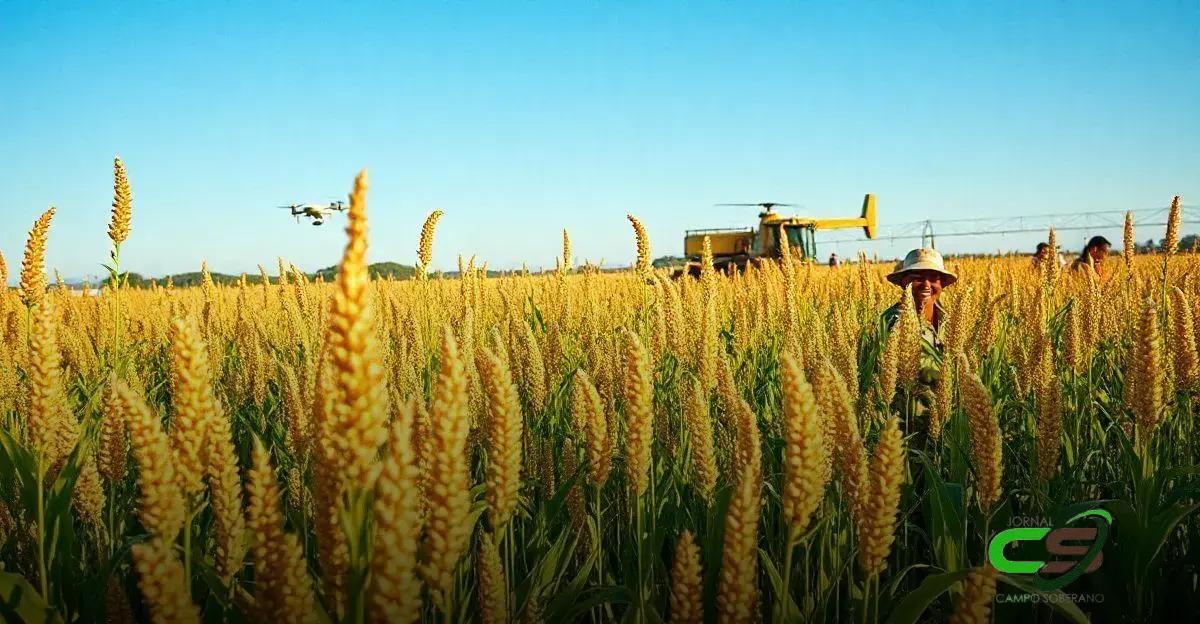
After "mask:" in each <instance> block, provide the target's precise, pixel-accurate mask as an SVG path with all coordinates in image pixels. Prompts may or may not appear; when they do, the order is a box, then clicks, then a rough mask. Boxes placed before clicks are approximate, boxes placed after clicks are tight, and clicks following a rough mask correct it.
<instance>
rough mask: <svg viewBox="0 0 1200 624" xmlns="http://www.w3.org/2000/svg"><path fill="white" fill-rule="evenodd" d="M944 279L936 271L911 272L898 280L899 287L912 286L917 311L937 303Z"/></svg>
mask: <svg viewBox="0 0 1200 624" xmlns="http://www.w3.org/2000/svg"><path fill="white" fill-rule="evenodd" d="M944 279H945V278H944V277H943V276H942V274H941V273H938V272H937V271H925V270H921V271H913V272H911V273H905V274H904V276H903V277H902V278H901V279H900V287H901V288H904V287H905V286H908V285H909V284H912V293H913V300H914V301H915V302H916V304H917V309H918V310H923V309H924V308H925V305H926V304H929V303H933V302H935V301H937V298H938V296H939V295H941V294H942V285H943V280H944Z"/></svg>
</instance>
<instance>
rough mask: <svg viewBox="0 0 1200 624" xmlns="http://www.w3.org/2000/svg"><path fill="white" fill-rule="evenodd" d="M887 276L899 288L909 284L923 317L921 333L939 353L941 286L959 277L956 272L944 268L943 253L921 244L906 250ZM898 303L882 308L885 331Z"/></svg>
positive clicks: (942, 314) (892, 321)
mask: <svg viewBox="0 0 1200 624" xmlns="http://www.w3.org/2000/svg"><path fill="white" fill-rule="evenodd" d="M887 280H888V281H889V282H891V283H893V284H895V285H897V286H899V287H900V288H902V289H903V288H906V287H908V286H912V294H913V303H914V304H915V305H916V308H917V316H918V317H919V318H920V319H921V320H922V323H921V337H922V338H924V339H925V342H927V343H928V344H929V346H930V347H932V348H934V349H935V350H936V351H938V352H939V353H940V352H941V350H942V346H943V345H942V324H943V323H942V321H943V320H944V319H945V317H946V310H945V309H944V308H942V306H941V305H940V304H939V303H938V297H940V296H941V295H942V289H943V288H946V287H947V286H950V285H951V284H953V283H954V282H957V281H958V276H957V275H955V274H954V273H951V272H950V271H948V270H947V269H946V263H945V261H943V260H942V254H940V253H938V252H937V250H936V249H929V248H926V247H922V248H920V249H914V250H912V251H910V252H908V255H906V256H904V260H903V261H901V262H900V264H899V265H897V267H896V270H895V271H893V272H892V273H890V274H888V276H887ZM900 303H901V302H896V304H895V305H893V306H892V307H890V308H888V309H887V310H884V312H883V321H884V323H885V324H886V325H887V329H888V331H891V329H892V327H893V326H894V325H895V324H896V320H897V319H898V318H899V317H900Z"/></svg>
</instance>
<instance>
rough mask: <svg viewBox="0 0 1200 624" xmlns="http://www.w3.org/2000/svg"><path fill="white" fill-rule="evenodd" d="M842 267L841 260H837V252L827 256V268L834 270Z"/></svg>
mask: <svg viewBox="0 0 1200 624" xmlns="http://www.w3.org/2000/svg"><path fill="white" fill-rule="evenodd" d="M840 266H842V259H841V258H838V255H837V252H834V253H831V254H829V268H831V269H836V268H838V267H840Z"/></svg>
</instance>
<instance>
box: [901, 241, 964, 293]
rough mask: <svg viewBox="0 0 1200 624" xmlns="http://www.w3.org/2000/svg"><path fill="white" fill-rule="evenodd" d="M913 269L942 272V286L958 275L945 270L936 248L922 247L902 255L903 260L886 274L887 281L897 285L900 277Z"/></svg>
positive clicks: (954, 279) (950, 282) (940, 255)
mask: <svg viewBox="0 0 1200 624" xmlns="http://www.w3.org/2000/svg"><path fill="white" fill-rule="evenodd" d="M915 271H934V272H937V273H941V274H942V278H943V281H942V286H949V285H950V284H953V283H954V282H956V281H958V276H957V275H955V274H953V273H951V272H950V271H947V270H946V263H945V262H944V261H943V260H942V254H940V253H938V252H937V250H936V249H928V248H925V247H922V248H920V249H914V250H912V251H910V252H908V255H907V256H904V260H903V261H901V262H900V263H898V264H897V265H896V270H895V271H892V272H891V273H889V274H888V276H887V279H888V281H889V282H891V283H893V284H896V285H899V284H900V279H901V278H903V277H904V275H905V274H906V273H913V272H915Z"/></svg>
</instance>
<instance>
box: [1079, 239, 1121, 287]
mask: <svg viewBox="0 0 1200 624" xmlns="http://www.w3.org/2000/svg"><path fill="white" fill-rule="evenodd" d="M1110 249H1112V243H1110V242H1108V239H1107V238H1104V237H1103V236H1093V237H1092V238H1090V239H1089V240H1088V242H1087V245H1084V247H1083V252H1082V253H1080V254H1079V257H1078V258H1076V259H1075V262H1073V263H1071V270H1073V271H1082V270H1083V267H1085V266H1090V267H1092V269H1093V270H1095V271H1096V275H1098V276H1100V277H1101V278H1103V277H1106V276H1107V275H1108V266H1107V265H1105V264H1104V260H1105V259H1106V258H1108V252H1109V250H1110Z"/></svg>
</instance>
